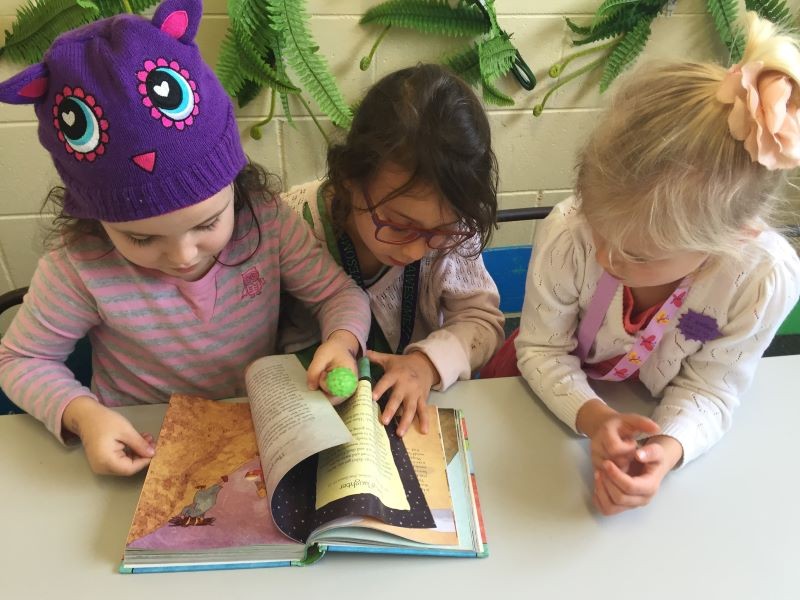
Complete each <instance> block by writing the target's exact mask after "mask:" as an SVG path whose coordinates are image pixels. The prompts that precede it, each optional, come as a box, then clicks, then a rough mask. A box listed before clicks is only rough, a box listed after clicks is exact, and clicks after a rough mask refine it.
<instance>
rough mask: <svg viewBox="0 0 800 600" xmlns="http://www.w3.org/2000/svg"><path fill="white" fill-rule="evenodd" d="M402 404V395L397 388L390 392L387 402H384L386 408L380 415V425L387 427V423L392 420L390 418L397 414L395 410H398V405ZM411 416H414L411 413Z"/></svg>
mask: <svg viewBox="0 0 800 600" xmlns="http://www.w3.org/2000/svg"><path fill="white" fill-rule="evenodd" d="M402 403H403V394H402V393H401V391H400V390H398V389H397V388H395V389H394V391H392V395H391V396H389V401H388V402H386V407H385V408H384V409H383V414H382V415H381V423H383V424H384V425H388V424H389V421H391V420H392V417H393V416H394V415H395V413H396V412H397V409H398V408H400V405H401V404H402ZM411 416H412V417H413V416H414V414H413V413H412V414H411Z"/></svg>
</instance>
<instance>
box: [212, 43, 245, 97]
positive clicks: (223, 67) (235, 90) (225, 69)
mask: <svg viewBox="0 0 800 600" xmlns="http://www.w3.org/2000/svg"><path fill="white" fill-rule="evenodd" d="M215 71H216V73H217V77H219V81H220V83H221V84H222V87H223V88H225V91H226V92H228V94H229V95H230V96H232V97H234V98H237V97H238V96H239V92H240V91H241V90H242V88H243V87H244V84H245V77H244V72H243V71H242V69H240V68H239V46H238V44H237V43H236V38H235V37H234V35H233V32H231V31H230V29H229V30H228V31H227V32H226V33H225V37H224V38H223V40H222V44H221V45H220V48H219V58H218V59H217V67H216V69H215ZM239 106H244V105H243V104H242V103H241V99H240V100H239Z"/></svg>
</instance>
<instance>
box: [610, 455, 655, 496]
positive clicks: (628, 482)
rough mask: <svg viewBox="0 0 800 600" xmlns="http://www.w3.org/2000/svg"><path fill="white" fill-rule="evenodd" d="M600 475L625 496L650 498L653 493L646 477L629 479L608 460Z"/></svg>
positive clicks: (650, 483)
mask: <svg viewBox="0 0 800 600" xmlns="http://www.w3.org/2000/svg"><path fill="white" fill-rule="evenodd" d="M602 473H603V474H604V475H605V477H606V478H607V480H608V481H609V483H610V484H611V485H613V486H614V487H615V488H616V489H618V490H619V491H620V493H621V494H624V495H626V496H638V497H650V496H652V495H653V494H654V493H655V490H654V489H653V484H652V481H651V480H650V479H649V478H648V477H645V476H637V477H631V476H630V475H628V474H627V473H625V472H623V471H622V470H620V468H619V467H618V466H617V465H615V464H614V463H613V462H611V461H610V460H608V461H606V462H605V463H603V470H602Z"/></svg>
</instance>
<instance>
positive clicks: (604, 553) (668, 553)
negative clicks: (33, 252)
mask: <svg viewBox="0 0 800 600" xmlns="http://www.w3.org/2000/svg"><path fill="white" fill-rule="evenodd" d="M799 372H800V356H788V357H778V358H769V359H765V360H763V361H762V364H761V366H760V368H759V371H758V375H757V377H756V381H755V383H754V385H753V388H752V390H751V391H750V392H749V393H748V394H747V396H746V398H745V399H744V400H743V405H742V407H741V408H740V409H739V410H738V411H737V414H736V418H735V421H734V426H733V429H732V430H731V432H730V433H729V434H728V435H727V436H726V437H725V438H724V439H723V440H722V441H721V442H720V443H719V444H718V445H717V446H716V447H715V448H714V450H713V451H712V452H710V453H709V454H708V455H707V456H705V457H702V458H701V459H699V460H698V461H696V462H695V463H693V464H691V465H689V466H687V467H686V468H685V469H683V470H682V471H679V472H677V473H674V474H671V475H670V476H669V477H668V478H667V479H666V480H665V483H664V485H663V486H662V490H661V492H660V493H659V495H658V497H657V498H656V500H655V501H654V502H653V503H652V504H651V505H650V506H648V507H646V508H644V509H639V510H635V511H629V512H627V513H624V514H622V515H618V516H615V517H602V516H598V515H597V514H595V513H594V512H592V510H591V508H590V504H589V498H590V490H591V471H590V468H589V461H588V457H587V446H586V442H585V440H581V439H578V438H576V437H575V436H573V435H572V434H570V433H569V432H568V431H567V429H566V428H564V427H563V426H562V425H561V424H560V423H558V422H557V421H556V420H554V418H553V417H552V416H551V415H550V414H549V413H548V412H547V411H546V409H545V408H544V407H543V405H542V404H541V403H540V402H539V401H538V400H537V399H536V398H535V397H534V396H533V395H532V394H531V392H530V391H529V389H528V388H527V386H526V385H525V384H524V382H523V381H522V380H520V379H516V378H507V379H495V380H486V381H475V382H462V383H459V384H457V385H455V386H454V387H453V388H452V389H451V390H450V391H449V392H447V393H446V394H435V395H434V397H435V399H436V401H437V403H438V404H439V405H441V406H459V407H462V408H463V409H464V410H465V414H466V417H467V423H468V426H469V429H470V438H471V440H472V445H473V457H474V461H475V470H476V474H477V478H478V486H479V489H480V493H481V501H482V504H483V513H484V517H485V520H486V527H487V532H488V538H489V548H490V556H489V558H487V559H483V560H475V559H441V558H418V557H380V556H354V555H346V556H337V555H328V556H326V557H325V558H324V559H323V560H322V561H320V562H319V563H317V564H315V565H313V566H311V567H307V568H282V569H258V570H251V571H209V572H196V573H166V574H154V575H119V574H118V573H117V572H116V567H117V562H118V559H119V557H120V555H121V551H122V546H123V544H124V541H125V537H126V534H127V531H128V526H129V524H130V519H131V515H132V514H133V509H134V506H135V504H136V500H137V497H138V495H139V488H140V486H141V483H142V479H143V477H142V476H137V477H133V478H128V479H118V478H112V477H97V476H95V475H93V474H92V473H91V472H90V471H89V468H88V466H87V465H86V462H85V460H84V458H83V454H82V452H81V451H80V450H73V451H70V450H65V449H64V448H62V447H61V446H60V445H59V444H58V443H57V442H56V441H55V440H54V439H53V438H52V437H51V436H50V434H49V433H47V432H46V431H45V429H44V427H43V426H41V425H40V424H39V423H38V422H36V421H34V420H33V419H32V418H30V417H28V416H24V415H22V416H8V417H0V456H2V461H1V462H0V482H2V483H0V490H2V491H0V540H1V542H0V544H1V545H2V549H0V553H2V554H0V557H2V558H1V559H0V597H1V598H4V599H8V600H17V599H23V598H36V599H38V598H51V597H53V598H64V599H71V598H90V599H91V598H107V599H108V600H122V599H128V598H130V599H132V600H143V599H148V600H152V599H159V598H192V599H193V600H199V599H201V598H215V599H227V598H247V599H250V598H287V597H290V596H294V595H297V596H298V597H303V598H308V597H316V598H319V599H326V598H354V599H359V598H376V599H377V598H380V599H381V600H383V599H390V598H404V599H406V598H408V597H409V596H411V597H412V598H424V599H427V598H448V597H454V598H459V597H460V598H485V597H486V596H487V595H489V594H494V597H495V598H507V597H522V598H542V599H552V598H569V599H578V598H587V599H589V600H594V599H597V598H609V599H612V598H613V599H614V600H617V599H620V598H633V597H638V598H644V599H661V598H663V599H670V600H672V599H675V598H687V599H695V598H698V599H699V598H709V599H712V598H713V599H717V598H741V599H748V600H750V599H759V600H761V599H763V600H780V599H789V598H792V599H797V598H800V575H798V572H800V481H799V478H800V475H799V473H800V471H799V470H798V467H797V457H798V455H799V454H798V444H797V442H795V435H796V431H797V427H798V424H800V398H798V392H797V387H798V386H797V384H798V381H799V379H798V373H799ZM600 391H601V393H603V391H605V393H604V397H606V398H609V397H611V395H612V394H613V395H614V396H615V397H616V400H617V401H618V402H619V406H623V407H626V408H629V409H630V408H633V409H636V410H639V411H640V412H649V410H650V409H651V408H652V402H651V401H649V400H646V392H645V391H644V389H643V388H641V387H638V386H635V387H634V386H626V385H610V386H609V385H608V384H606V385H603V386H602V388H601V390H600ZM122 412H123V413H124V414H126V415H127V416H128V417H129V418H131V419H132V420H133V421H134V423H135V424H136V425H137V426H139V427H140V428H141V429H143V430H148V431H151V432H153V433H157V431H158V428H159V425H160V421H161V418H162V416H163V412H164V407H163V406H154V407H132V408H128V409H124V410H123V411H122ZM493 600H494V599H493Z"/></svg>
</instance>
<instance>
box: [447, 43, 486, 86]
mask: <svg viewBox="0 0 800 600" xmlns="http://www.w3.org/2000/svg"><path fill="white" fill-rule="evenodd" d="M480 60H481V59H480V57H479V56H478V46H477V44H473V45H472V46H470V47H469V48H467V49H466V50H464V51H463V52H459V53H457V54H453V55H450V56H448V57H446V58H445V59H444V64H446V65H447V66H448V67H450V68H451V69H453V71H454V72H456V73H458V75H459V76H460V77H461V78H462V79H463V80H464V81H466V82H467V83H469V84H471V85H475V84H476V83H478V82H479V81H480V80H481V62H480Z"/></svg>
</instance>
